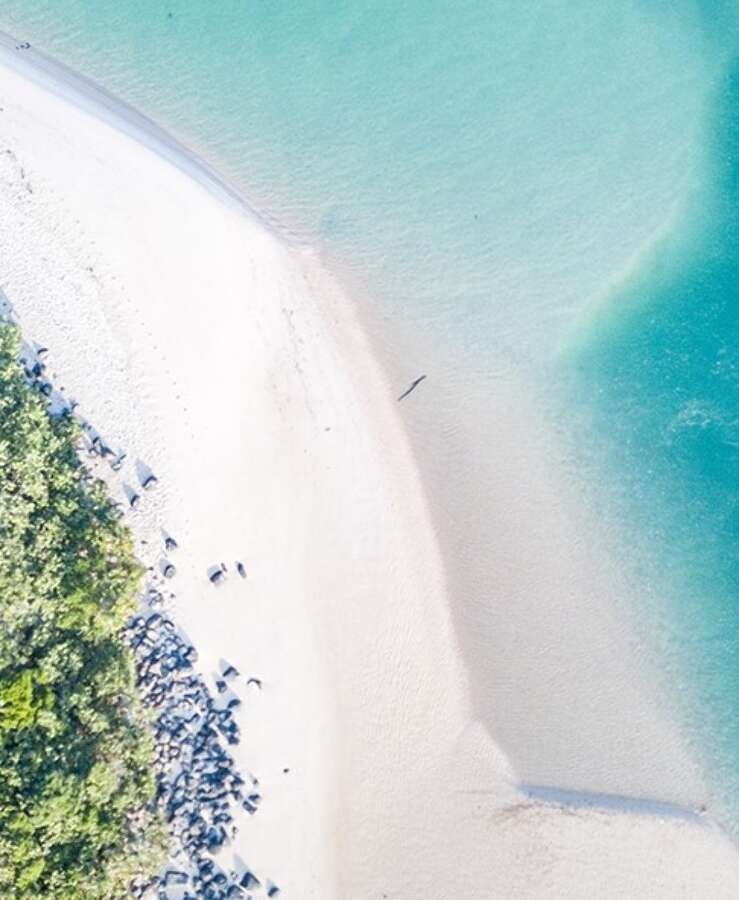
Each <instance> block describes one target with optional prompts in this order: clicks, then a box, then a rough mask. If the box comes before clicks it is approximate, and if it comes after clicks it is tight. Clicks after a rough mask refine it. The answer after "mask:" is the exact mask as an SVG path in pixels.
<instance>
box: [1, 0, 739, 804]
mask: <svg viewBox="0 0 739 900" xmlns="http://www.w3.org/2000/svg"><path fill="white" fill-rule="evenodd" d="M733 6H734V5H733V4H731V3H720V2H704V3H700V2H689V0H685V2H682V3H681V2H676V3H675V2H673V3H667V2H659V0H643V2H632V3H624V2H621V0H619V2H608V0H602V2H599V3H592V2H590V0H582V2H579V0H568V2H563V0H560V2H554V0H541V2H538V3H536V4H524V3H519V2H502V0H496V2H492V3H491V2H485V3H483V2H480V0H468V2H462V3H459V2H455V3H452V2H438V3H434V4H397V3H391V2H389V0H377V2H374V3H372V4H356V3H348V2H340V3H327V2H325V0H324V2H318V0H312V2H311V0H306V2H304V3H300V4H277V3H272V4H267V3H247V2H246V0H219V2H218V3H212V2H211V0H169V2H160V0H127V2H125V3H121V2H120V0H97V2H96V3H95V4H94V5H91V4H90V3H89V2H87V0H46V2H41V0H5V2H4V3H3V5H2V10H0V25H1V26H2V27H3V28H4V29H6V30H8V31H10V32H12V33H14V34H15V35H17V36H18V37H20V38H28V39H30V40H31V41H32V42H33V43H35V44H37V45H38V46H40V47H42V48H43V49H46V50H47V51H48V52H50V53H51V54H53V55H55V56H57V57H58V58H59V59H61V60H62V61H63V62H65V63H67V64H68V65H69V66H71V67H72V68H75V69H77V70H79V71H81V72H83V73H85V74H86V75H89V76H90V77H92V78H93V79H95V80H96V81H98V82H99V83H101V84H102V85H103V86H104V87H106V88H107V89H109V90H110V91H112V92H113V93H116V94H118V95H119V96H121V97H123V98H124V99H125V100H127V101H128V102H129V103H131V104H132V105H133V106H135V107H137V108H139V109H140V110H142V111H143V112H145V113H147V114H149V115H150V116H151V117H152V118H154V119H155V120H157V121H158V122H159V123H160V124H162V125H164V126H165V127H168V128H169V129H170V130H171V131H173V132H174V133H175V134H176V135H177V136H178V137H180V138H181V139H182V140H183V141H184V143H186V144H187V145H188V146H191V147H193V148H194V149H196V150H197V151H199V152H200V153H201V154H202V155H203V156H204V157H205V158H206V159H207V160H209V161H210V162H212V163H214V164H215V166H216V167H217V168H218V169H219V170H221V171H222V172H224V173H225V174H226V175H227V176H228V177H229V178H230V179H231V180H232V181H233V182H235V183H236V184H237V185H238V186H240V187H241V188H242V190H243V191H244V193H245V194H246V196H247V197H248V199H249V200H250V202H251V203H252V205H254V206H255V207H256V208H258V209H259V210H260V211H264V212H265V213H267V215H268V216H269V217H271V218H272V219H273V220H275V221H277V222H279V223H281V225H282V226H283V227H284V228H285V229H286V230H288V231H289V232H290V233H291V234H293V235H295V236H297V237H298V238H299V239H301V240H305V241H306V242H308V243H310V244H311V245H313V246H317V247H319V248H320V249H321V251H322V252H323V253H324V254H325V256H326V257H327V259H328V261H329V263H330V264H331V265H333V266H334V267H335V268H337V269H338V270H339V271H340V272H342V273H343V274H344V277H345V278H346V279H347V281H348V282H349V283H351V285H352V287H353V288H355V289H356V291H357V293H359V294H361V296H363V297H365V298H371V302H372V303H373V304H375V306H376V309H375V312H377V313H379V316H380V318H381V319H382V320H383V322H384V327H383V330H382V338H383V341H384V344H385V349H386V352H387V354H388V356H389V357H390V358H391V361H392V362H394V363H395V365H396V368H398V369H403V360H404V359H405V358H406V356H407V357H408V358H409V359H415V358H416V357H417V356H418V350H417V346H418V345H419V344H420V343H423V344H424V346H425V347H429V346H431V347H433V346H434V345H437V346H441V345H442V343H443V346H444V352H443V353H440V354H439V357H438V359H437V360H435V361H434V364H436V368H435V369H434V368H432V369H431V371H429V375H430V379H429V384H431V383H432V379H433V384H434V390H436V391H438V394H437V396H438V401H437V402H438V417H439V421H440V424H441V427H442V428H443V429H445V430H446V431H448V432H449V433H454V432H456V431H459V430H462V431H464V429H465V428H466V427H467V424H466V412H467V406H466V401H465V391H466V389H467V384H466V381H465V379H466V374H465V375H464V376H463V375H462V374H461V373H469V372H470V371H472V372H473V373H474V374H475V375H476V376H479V378H480V379H481V380H482V383H483V384H485V385H489V384H491V383H494V379H495V376H496V372H497V371H498V369H499V368H500V367H504V368H506V369H509V370H512V371H514V372H516V373H517V374H520V375H521V376H522V377H524V378H525V379H526V380H528V381H530V382H531V383H534V384H537V385H539V386H540V389H541V391H542V392H543V393H545V394H546V395H547V397H548V403H549V408H550V412H551V413H552V414H553V415H554V414H556V415H558V417H559V420H560V423H561V427H562V428H563V429H564V430H565V431H566V432H567V433H568V435H569V437H570V438H571V439H572V440H573V443H574V444H575V445H576V446H577V447H578V451H577V452H578V457H577V462H578V463H579V465H580V466H581V468H582V470H583V471H585V472H586V473H588V475H589V477H590V480H591V482H592V483H594V484H595V483H597V484H598V485H599V492H600V502H602V503H603V504H604V509H605V510H606V513H607V514H608V515H609V516H611V517H612V518H614V520H615V519H618V520H620V521H621V523H622V524H623V530H624V533H625V534H626V535H627V540H628V541H629V542H630V548H631V562H632V563H633V565H634V566H635V567H637V568H638V569H639V570H640V573H641V576H642V577H643V578H644V579H645V580H646V581H647V582H648V583H650V584H651V585H652V586H653V591H652V593H653V595H654V597H655V598H657V599H656V600H655V608H654V610H653V613H654V614H655V620H656V621H657V622H658V623H659V627H660V628H661V629H664V638H663V641H664V644H665V646H666V647H668V648H669V649H670V652H671V653H672V654H673V656H674V657H675V665H677V666H679V667H680V669H681V670H682V672H683V680H684V685H685V694H686V699H689V700H690V702H689V704H688V705H689V707H690V710H691V713H690V714H691V716H692V718H693V722H694V724H695V725H696V726H697V727H698V728H699V729H700V734H701V736H702V739H703V742H704V744H705V746H706V748H707V750H708V752H709V753H710V754H711V755H712V758H713V764H714V772H715V773H716V777H717V778H718V779H719V780H720V781H721V783H722V784H723V785H724V786H725V787H726V788H727V790H729V792H730V794H731V795H732V796H733V798H734V802H735V804H736V806H735V810H739V627H737V625H736V621H737V618H738V617H737V604H738V603H739V592H738V585H737V574H738V573H737V568H736V566H737V558H739V553H738V551H739V540H738V536H737V494H736V486H737V475H738V474H739V472H737V442H738V441H739V436H738V435H737V428H738V426H737V415H738V413H737V407H738V403H737V401H738V400H739V396H738V395H739V390H738V387H739V384H738V382H737V379H738V378H739V374H738V372H739V359H738V358H737V337H739V336H738V335H737V318H738V314H737V275H739V257H738V255H737V254H738V251H737V248H736V246H735V245H736V238H737V228H736V219H735V213H734V209H735V208H736V204H737V201H739V196H737V193H738V188H737V186H738V185H739V182H738V181H737V179H738V178H739V173H737V171H736V170H735V168H734V165H735V164H734V163H733V159H732V157H733V155H734V154H735V153H736V147H737V140H736V138H737V136H738V135H737V133H736V126H735V124H734V119H733V112H734V111H735V110H736V109H737V105H738V104H739V99H738V98H737V91H736V88H735V84H734V77H733V65H734V63H733V48H734V46H735V45H736V40H737V38H739V21H738V17H737V15H736V14H735V11H734V9H733ZM0 89H1V86H0ZM409 365H410V363H409ZM424 365H425V368H427V369H428V366H429V361H428V360H426V361H425V363H424ZM411 374H413V375H415V374H417V373H416V371H415V369H413V370H412V371H411ZM478 400H479V397H478ZM454 446H455V445H454V442H450V443H449V447H450V448H452V449H450V450H449V451H448V452H449V456H447V457H442V458H440V459H439V460H438V461H437V463H436V465H437V466H438V467H439V468H447V469H449V470H450V471H451V470H452V469H453V468H455V467H458V466H459V464H461V463H463V462H464V461H463V460H461V459H455V458H454V453H455V452H456V451H455V450H454V449H453V448H454ZM480 477H481V481H482V482H483V483H484V475H483V474H481V476H480ZM477 527H480V526H479V523H477ZM464 528H465V523H464V522H460V523H458V529H459V530H460V531H463V530H464ZM688 695H690V696H689V698H688ZM734 815H736V812H735V813H734ZM737 821H739V818H738V819H737Z"/></svg>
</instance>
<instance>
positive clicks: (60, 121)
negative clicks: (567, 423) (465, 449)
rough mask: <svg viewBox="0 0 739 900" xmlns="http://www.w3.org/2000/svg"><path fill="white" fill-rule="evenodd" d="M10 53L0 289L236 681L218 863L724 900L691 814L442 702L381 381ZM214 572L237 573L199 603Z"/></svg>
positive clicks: (200, 196)
mask: <svg viewBox="0 0 739 900" xmlns="http://www.w3.org/2000/svg"><path fill="white" fill-rule="evenodd" d="M16 52H17V51H15V50H12V49H11V50H9V51H7V53H6V56H5V60H4V64H3V67H2V78H1V80H0V91H1V92H2V97H1V102H0V106H2V113H0V204H2V205H1V207H0V212H1V215H0V283H1V284H2V286H3V288H4V290H5V291H6V292H7V295H8V297H9V298H10V299H11V301H12V303H13V305H14V307H15V308H16V310H17V311H18V313H19V315H20V317H21V322H22V324H23V327H24V330H26V332H27V333H28V334H29V335H31V336H32V337H34V338H36V339H38V340H43V342H44V343H45V344H46V345H48V346H49V347H51V348H52V350H51V353H50V365H52V366H53V368H54V369H55V370H56V372H57V374H58V380H59V382H60V383H61V384H62V385H64V387H65V391H66V392H67V393H68V394H69V395H70V396H74V397H75V398H76V399H77V400H78V401H79V403H80V409H81V410H82V411H83V412H84V413H85V415H86V416H88V417H89V419H90V420H91V421H94V422H95V425H96V427H97V428H98V429H99V430H100V432H101V433H103V434H104V435H105V437H106V440H108V441H109V442H110V443H111V444H112V445H114V446H116V447H122V448H127V449H128V450H129V452H130V455H131V462H132V463H133V461H134V460H135V459H136V458H140V459H143V460H145V461H146V463H147V465H149V466H150V467H151V468H152V470H153V471H155V472H156V473H157V476H158V478H159V484H158V486H157V494H156V499H155V500H152V504H151V507H144V506H142V508H141V510H140V511H137V512H135V513H133V514H132V515H131V517H130V521H131V523H132V526H133V528H134V530H136V529H137V528H139V527H143V526H144V524H145V523H146V522H147V521H148V520H147V516H150V515H155V516H156V519H157V522H158V523H161V525H162V526H163V527H166V529H167V531H168V532H170V533H171V534H173V535H176V537H177V540H178V543H179V548H178V551H177V552H178V558H177V570H178V571H177V578H176V585H175V591H176V600H175V601H173V604H172V610H171V612H172V615H173V617H174V618H175V621H176V622H177V624H178V625H179V626H180V627H181V628H182V629H183V630H184V631H185V633H186V634H187V635H188V637H189V638H190V639H191V640H192V641H193V643H194V644H195V645H196V646H197V648H198V651H199V654H200V659H199V666H200V668H201V670H202V671H203V673H204V674H205V675H206V677H212V675H213V673H215V672H217V671H218V670H219V665H220V662H221V660H222V659H227V660H229V661H230V662H232V663H233V664H234V665H235V666H236V667H237V668H238V670H239V671H240V672H241V673H244V674H247V673H248V674H253V675H254V676H256V677H258V678H259V679H260V681H261V683H262V690H261V692H258V695H257V696H253V695H249V696H248V698H246V699H245V702H244V704H243V707H242V709H241V710H240V712H239V725H240V728H241V732H242V742H241V744H240V745H239V746H238V748H237V749H236V751H235V756H236V758H237V762H238V764H239V765H240V767H241V768H242V769H244V770H246V771H249V772H253V773H255V774H256V775H258V777H259V780H260V786H261V788H262V794H263V801H262V804H261V806H260V809H259V811H258V813H257V814H256V815H254V816H252V817H247V818H246V819H245V821H244V822H243V824H242V828H241V831H240V832H239V837H238V840H237V842H236V844H235V845H234V847H233V848H231V849H230V850H229V851H228V852H229V853H237V854H238V855H239V856H240V857H241V858H243V859H244V860H245V861H247V862H248V864H249V866H250V867H251V868H252V869H253V870H254V871H255V872H257V874H259V873H260V872H268V873H269V874H270V876H271V877H273V878H274V880H275V882H276V883H278V884H279V885H280V887H281V889H282V894H283V895H284V896H286V897H292V898H296V900H302V898H316V900H329V898H342V900H343V898H350V900H363V898H371V897H377V896H383V894H384V895H386V896H387V897H396V898H404V900H410V898H421V897H437V896H438V897H441V896H443V895H445V894H447V893H451V894H452V895H454V896H469V897H480V898H483V897H501V898H502V897H506V898H507V897H592V896H609V895H610V896H622V897H629V896H634V895H648V896H665V897H668V896H669V897H680V896H683V897H699V896H706V897H709V896H710V897H730V896H731V897H733V896H735V895H736V886H737V885H738V884H739V865H738V864H737V859H736V855H735V853H734V849H733V847H731V846H730V845H729V844H728V842H726V841H725V840H724V838H723V837H722V836H721V835H720V834H719V833H718V832H717V831H715V830H714V829H713V828H712V827H711V826H710V824H706V825H701V824H699V823H698V822H697V820H696V819H695V817H689V818H687V819H685V818H680V817H676V816H670V815H666V814H665V812H664V810H663V811H661V812H658V813H651V812H647V811H642V810H637V811H634V810H631V811H629V810H626V809H619V811H616V812H613V811H610V812H609V811H605V810H602V809H599V808H592V807H588V806H587V805H583V806H569V807H563V806H562V798H559V797H557V798H541V797H532V796H530V795H528V794H526V793H525V792H522V791H519V790H518V788H517V784H516V773H515V772H514V770H513V768H512V767H511V764H510V762H509V761H508V760H507V759H506V757H505V755H504V754H503V752H502V751H501V750H500V749H498V747H497V746H496V744H495V743H494V742H493V739H492V737H491V733H492V735H493V736H494V735H495V730H494V723H493V724H492V725H491V723H489V722H484V723H483V722H481V721H480V717H479V715H478V713H477V712H476V710H475V706H474V702H473V700H472V699H471V697H470V692H469V685H468V669H467V665H468V663H469V660H468V659H463V658H462V656H461V655H460V652H459V647H458V644H457V639H456V636H455V632H454V630H453V627H452V626H453V622H452V617H451V615H450V611H449V606H448V587H447V570H446V568H445V564H444V561H443V560H442V558H441V557H440V555H439V552H438V544H437V540H436V535H435V531H434V527H433V526H432V524H431V517H430V516H429V513H428V509H427V503H426V499H425V495H424V488H423V485H422V483H421V480H420V477H419V472H418V468H417V466H416V463H415V460H414V458H413V456H412V454H411V452H410V450H409V447H408V443H407V441H406V438H405V435H404V432H403V430H402V428H401V426H400V423H399V420H398V408H397V405H396V397H397V396H398V395H399V394H400V391H399V390H396V389H395V386H394V385H390V384H389V383H388V381H387V379H386V376H385V375H384V374H383V372H382V371H381V370H380V369H379V368H378V366H377V365H376V363H375V361H374V359H373V356H372V353H371V350H370V348H369V346H368V344H367V341H366V340H365V337H364V333H363V331H362V329H361V328H360V327H359V324H358V322H357V321H356V319H355V317H354V315H353V311H352V309H351V307H350V306H349V305H348V303H347V301H346V300H345V298H344V297H343V296H342V295H341V293H340V292H339V291H338V289H337V287H336V286H335V285H334V284H332V283H331V282H330V281H329V280H328V279H327V278H326V276H325V274H324V273H322V272H321V271H320V269H319V267H318V266H317V265H316V264H315V262H314V261H313V260H312V259H310V258H309V257H308V256H307V255H302V256H301V255H297V254H296V253H294V252H292V251H290V250H288V248H286V247H285V246H284V245H283V244H282V243H281V242H280V241H278V240H277V239H276V238H275V236H274V235H272V234H271V233H269V232H268V231H267V230H266V229H265V228H264V227H263V226H262V225H261V224H260V223H259V222H257V221H256V220H254V219H253V218H250V217H249V216H247V215H245V214H244V212H243V211H242V210H241V209H240V208H239V207H238V205H236V204H233V203H231V204H230V205H227V204H224V203H222V202H221V199H222V198H221V199H219V198H218V197H216V196H214V194H213V191H212V190H211V188H212V184H211V183H208V185H207V186H204V185H203V184H201V183H199V182H198V181H197V179H195V178H193V177H191V176H192V175H197V174H198V173H200V174H201V175H202V177H204V178H205V177H206V176H205V175H203V170H196V169H193V168H192V167H188V165H186V160H185V161H184V162H183V164H182V165H181V166H179V167H178V166H173V165H172V164H171V159H170V158H168V154H167V153H159V152H152V147H151V144H152V143H156V140H158V139H159V137H158V136H155V137H151V136H150V140H149V141H148V144H149V146H145V145H144V143H141V142H139V141H137V140H135V139H133V138H132V136H131V134H130V133H129V134H124V133H122V132H121V131H119V130H118V129H116V128H115V127H114V124H115V109H114V107H112V106H110V107H108V108H107V109H106V112H105V117H106V118H107V121H102V119H101V118H100V117H99V116H97V115H96V114H95V110H96V106H95V104H96V103H99V102H101V101H100V99H99V98H97V99H89V98H88V108H87V109H82V108H80V106H79V104H76V103H75V102H73V101H74V98H75V96H77V94H78V93H79V90H80V88H79V86H78V85H76V84H75V83H73V82H69V83H60V82H59V79H63V78H69V77H70V76H68V75H63V73H61V71H60V70H59V71H57V70H53V71H52V70H50V69H49V68H48V66H47V67H46V73H45V74H44V73H43V72H41V71H38V72H37V73H36V76H35V77H36V78H37V79H38V80H39V81H40V82H42V83H41V84H34V83H32V82H31V81H29V80H28V78H26V77H24V76H23V75H21V74H19V73H18V72H17V71H15V70H14V69H13V64H14V62H15V54H16ZM20 52H21V53H25V54H26V55H25V56H24V57H23V58H24V60H25V63H24V64H25V65H30V66H31V67H32V66H33V63H32V58H31V57H30V56H29V52H27V51H20ZM30 52H32V51H30ZM49 79H52V80H53V79H56V80H57V82H56V89H55V92H54V93H51V92H49V90H47V89H46V88H45V87H44V83H46V82H48V80H49ZM126 128H127V130H128V131H129V132H131V128H132V126H131V123H130V121H129V122H128V125H127V126H126ZM168 152H169V155H170V156H171V154H172V153H174V152H175V151H174V150H172V149H171V148H170V150H169V151H168ZM409 399H411V398H409ZM122 474H123V475H125V474H126V473H122ZM120 499H124V496H123V495H121V497H120ZM510 502H511V503H513V504H515V503H516V497H515V496H514V497H512V498H511V500H510ZM139 514H140V516H141V525H139V524H137V519H136V517H137V516H138V515H139ZM523 514H524V513H523V512H521V513H520V515H523ZM236 558H240V559H243V560H244V562H245V564H246V566H247V570H248V578H247V579H246V581H242V580H241V579H238V578H233V577H229V578H228V579H227V580H226V581H225V582H224V583H223V585H222V586H220V587H218V588H214V587H213V585H211V584H210V582H209V580H208V571H209V567H210V566H212V565H213V564H214V563H218V562H219V561H220V560H221V559H224V560H226V561H227V562H228V563H229V565H230V564H231V561H232V560H234V559H236ZM508 577H510V578H511V579H515V577H516V573H515V568H514V569H513V570H512V571H511V572H509V573H508ZM524 651H525V647H522V648H521V652H524ZM531 669H532V672H531V678H532V679H534V682H533V683H535V680H536V678H537V677H538V676H537V671H536V667H535V666H533V665H532V667H531ZM469 678H470V680H474V678H475V671H474V668H472V667H470V669H469ZM538 685H539V688H542V689H543V686H542V684H541V681H539V682H538ZM473 687H474V685H473ZM526 687H527V686H526V685H520V687H519V694H518V695H515V692H514V690H513V686H511V687H510V694H509V695H508V699H510V701H511V702H517V703H518V705H519V710H518V711H517V715H518V716H519V717H520V716H521V714H522V713H521V710H524V711H525V710H527V702H528V695H527V690H526ZM473 694H474V691H473ZM530 714H531V713H530ZM565 727H569V726H567V725H566V723H565ZM607 753H608V748H607V747H606V748H604V754H607ZM219 861H220V860H219ZM604 885H606V886H607V887H606V888H605V890H604V887H603V886H604Z"/></svg>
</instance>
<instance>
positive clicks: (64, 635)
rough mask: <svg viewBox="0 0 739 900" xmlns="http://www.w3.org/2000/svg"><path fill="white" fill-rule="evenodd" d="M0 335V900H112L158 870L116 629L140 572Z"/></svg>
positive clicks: (128, 665)
mask: <svg viewBox="0 0 739 900" xmlns="http://www.w3.org/2000/svg"><path fill="white" fill-rule="evenodd" d="M19 354H20V337H19V334H18V331H17V329H16V328H15V327H13V326H12V325H10V324H8V323H0V896H1V897H13V898H18V900H26V898H27V900H38V898H42V897H43V898H52V900H57V898H58V900H83V898H84V900H88V898H89V900H93V898H100V900H114V898H119V897H124V896H125V895H126V892H127V885H128V883H129V882H130V880H131V878H132V877H133V876H134V875H136V874H139V873H148V872H151V871H153V870H154V869H155V868H156V867H157V866H158V865H159V863H160V862H161V860H162V858H163V847H164V829H163V827H162V825H161V823H160V821H159V820H158V818H157V816H156V815H155V813H154V807H153V797H154V782H153V777H152V775H151V758H152V742H151V738H150V735H149V731H148V729H147V727H146V721H145V718H144V716H143V713H142V710H141V708H140V705H139V703H138V701H137V698H136V692H135V689H134V666H133V657H132V652H131V650H130V648H129V647H128V646H127V645H126V643H125V642H124V640H123V639H122V636H121V631H122V628H123V626H124V624H125V622H126V620H127V619H128V617H129V616H130V614H131V612H132V611H133V609H134V608H135V603H136V595H137V592H138V589H139V585H140V580H141V571H140V567H139V566H138V564H137V562H136V559H135V557H134V553H133V545H132V541H131V537H130V535H129V533H128V531H127V529H126V528H125V526H124V525H123V523H122V522H121V519H120V515H119V514H118V512H117V510H116V508H115V506H114V505H113V504H112V503H111V501H110V499H109V498H108V496H107V493H106V490H105V486H104V484H103V483H102V482H101V481H99V480H95V479H93V478H92V476H91V474H90V472H89V471H88V470H87V468H86V467H85V466H84V465H82V463H81V462H80V458H79V454H78V442H79V433H78V429H77V426H76V424H75V422H74V420H73V419H72V418H71V417H69V416H64V415H63V416H58V417H55V416H51V415H50V414H49V412H48V409H47V407H46V405H45V402H44V401H43V399H42V398H41V397H40V396H39V395H38V394H37V393H36V392H35V391H34V390H33V388H32V387H31V386H30V385H29V384H28V383H27V382H26V380H25V378H24V376H23V371H22V368H21V366H20V364H19V362H18V358H19Z"/></svg>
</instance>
